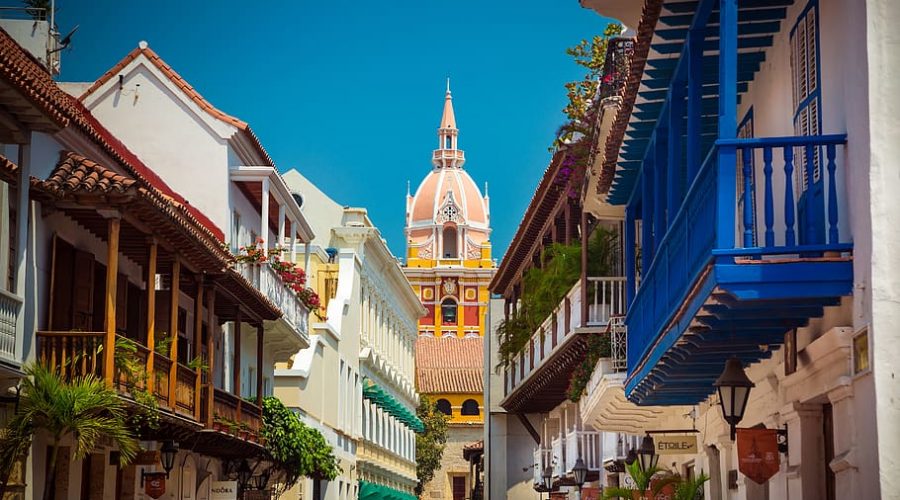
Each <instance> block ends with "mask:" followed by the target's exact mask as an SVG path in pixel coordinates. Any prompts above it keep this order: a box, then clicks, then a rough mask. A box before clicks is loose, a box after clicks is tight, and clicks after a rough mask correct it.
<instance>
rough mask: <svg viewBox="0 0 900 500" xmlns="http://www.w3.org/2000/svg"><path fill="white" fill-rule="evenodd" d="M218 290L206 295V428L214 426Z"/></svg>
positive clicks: (211, 290)
mask: <svg viewBox="0 0 900 500" xmlns="http://www.w3.org/2000/svg"><path fill="white" fill-rule="evenodd" d="M215 311H216V289H215V288H212V287H211V288H210V289H209V293H207V294H206V314H207V318H208V319H207V320H206V328H207V334H206V356H207V361H206V364H207V365H208V366H209V371H207V372H206V426H207V427H212V425H213V409H214V404H213V401H214V398H213V396H214V392H215V387H216V384H215V382H214V380H213V374H214V373H215V366H216V365H215V362H216V356H215V354H216V343H215V341H214V340H215V337H214V336H215V332H217V331H218V330H219V329H218V328H217V326H218V325H216V317H215V314H216V312H215Z"/></svg>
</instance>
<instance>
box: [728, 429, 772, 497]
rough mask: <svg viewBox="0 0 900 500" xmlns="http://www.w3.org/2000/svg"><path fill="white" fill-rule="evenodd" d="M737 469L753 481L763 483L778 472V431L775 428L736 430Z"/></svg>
mask: <svg viewBox="0 0 900 500" xmlns="http://www.w3.org/2000/svg"><path fill="white" fill-rule="evenodd" d="M737 452H738V469H739V470H740V471H741V473H742V474H743V475H745V476H747V477H749V478H750V479H752V480H753V481H754V482H756V483H759V484H765V482H766V481H768V480H769V479H770V478H771V477H772V476H774V475H775V474H777V473H778V469H779V466H780V457H779V455H778V431H777V430H776V429H738V430H737Z"/></svg>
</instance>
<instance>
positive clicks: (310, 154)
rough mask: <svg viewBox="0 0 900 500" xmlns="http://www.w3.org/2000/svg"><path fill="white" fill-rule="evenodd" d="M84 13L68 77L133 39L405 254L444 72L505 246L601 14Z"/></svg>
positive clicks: (242, 8)
mask: <svg viewBox="0 0 900 500" xmlns="http://www.w3.org/2000/svg"><path fill="white" fill-rule="evenodd" d="M57 6H58V18H57V24H58V25H59V27H60V31H61V32H63V33H66V32H68V30H69V29H71V28H72V27H74V26H75V25H80V28H79V30H78V32H77V33H76V34H75V36H74V37H73V43H72V47H71V49H69V50H67V51H66V52H64V53H63V55H62V73H61V75H60V80H62V81H92V80H95V79H96V78H97V77H98V76H100V75H101V74H103V73H104V72H105V71H106V70H107V69H109V67H111V66H112V65H113V64H115V63H116V62H117V61H118V60H119V59H121V58H122V57H123V56H124V55H125V54H127V53H128V51H130V50H131V49H133V48H134V47H135V46H136V45H137V43H138V42H139V41H140V40H147V41H148V42H149V44H150V47H151V48H152V49H153V50H154V51H156V52H157V53H158V54H159V55H160V57H162V58H163V59H164V60H165V61H166V62H168V63H169V64H170V65H171V66H172V67H173V68H174V69H175V70H176V71H178V72H179V73H180V74H181V75H182V76H183V77H185V78H186V79H187V80H188V81H189V82H190V83H191V84H192V85H193V86H194V88H195V89H197V90H198V91H199V92H200V93H201V94H203V96H204V97H206V98H207V99H208V100H209V101H210V102H212V103H213V105H215V106H216V107H218V108H219V109H221V110H223V111H225V112H227V113H229V114H232V115H234V116H237V117H239V118H241V119H243V120H245V121H247V122H249V123H250V126H251V127H252V128H253V130H254V131H255V132H256V134H257V135H258V136H259V137H260V139H261V140H262V143H263V145H264V146H265V148H266V149H267V151H268V152H269V154H270V155H271V156H272V158H274V160H275V163H276V165H278V167H279V168H280V169H281V170H282V171H284V170H287V169H289V168H297V169H299V170H300V171H301V172H302V173H303V174H304V175H305V176H307V177H308V178H310V179H311V180H312V181H313V182H315V183H316V184H317V185H318V186H319V187H320V188H321V189H322V190H323V191H324V192H325V193H327V194H328V195H329V196H331V197H332V198H334V199H335V200H336V201H337V202H339V203H342V204H344V205H353V206H364V207H366V208H368V210H369V215H370V217H371V218H372V220H373V221H374V222H375V224H376V225H378V227H379V228H380V229H381V231H382V234H383V235H384V236H385V238H387V240H388V243H389V244H390V246H391V249H392V250H393V252H394V253H395V254H396V255H398V256H403V255H404V248H405V242H404V238H403V224H404V215H405V202H404V198H405V194H406V183H407V180H409V181H411V183H412V189H413V191H414V190H415V188H416V186H417V185H418V183H419V182H420V181H421V180H422V178H423V177H424V176H425V175H426V173H427V172H428V171H429V169H430V168H431V162H430V159H431V151H432V150H433V149H434V148H435V147H436V145H437V138H436V134H437V127H438V124H439V121H440V114H441V108H442V104H443V97H444V87H445V79H446V77H447V76H450V78H451V82H452V88H453V97H454V107H455V111H456V118H457V124H458V127H459V129H460V139H459V144H460V148H461V149H464V150H465V151H466V158H467V162H466V167H465V168H466V169H468V171H469V173H470V174H471V175H472V177H473V178H474V179H475V181H476V182H477V183H478V185H479V186H480V187H483V185H484V182H488V183H489V185H490V193H489V194H490V197H491V218H492V225H493V229H494V234H493V237H492V240H493V243H494V255H495V257H497V258H498V259H500V258H501V257H502V254H503V252H505V250H506V247H507V246H508V245H509V241H510V239H511V238H512V236H513V234H514V233H515V230H516V227H517V226H518V223H519V221H520V220H521V217H522V214H523V213H524V210H525V208H526V207H527V205H528V202H529V200H530V199H531V196H532V194H533V193H534V190H535V187H536V186H537V182H538V180H539V178H540V175H541V173H542V172H543V170H544V168H545V167H546V165H547V162H548V160H549V153H548V152H547V146H549V145H550V143H551V141H552V139H553V137H554V134H555V131H556V129H557V128H558V127H559V125H560V124H561V123H562V121H563V118H564V117H563V115H562V113H561V112H560V110H561V109H562V107H563V106H564V104H565V100H566V94H565V89H564V88H563V86H562V85H563V83H564V82H566V81H568V80H572V79H576V78H578V77H579V76H580V75H581V73H582V72H581V70H580V68H579V67H577V66H576V65H575V64H574V62H572V60H571V58H570V57H569V56H567V55H566V54H565V48H566V47H569V46H571V45H574V44H576V43H577V42H578V41H579V40H581V39H582V38H588V37H590V36H592V35H594V34H599V33H602V32H603V28H604V27H605V26H606V23H607V20H605V19H603V18H601V17H600V16H598V15H597V14H596V13H594V12H593V11H590V10H586V9H583V8H582V7H581V6H580V5H579V3H578V0H456V1H452V2H438V1H434V0H390V1H386V2H372V1H356V0H350V1H328V0H325V1H319V2H313V1H307V0H304V1H299V2H293V1H291V2H259V1H257V2H249V1H241V2H236V1H231V0H227V1H226V0H222V1H215V2H213V1H193V2H184V1H182V2H175V1H147V2H133V1H122V0H115V1H112V0H91V1H88V2H84V1H81V0H57Z"/></svg>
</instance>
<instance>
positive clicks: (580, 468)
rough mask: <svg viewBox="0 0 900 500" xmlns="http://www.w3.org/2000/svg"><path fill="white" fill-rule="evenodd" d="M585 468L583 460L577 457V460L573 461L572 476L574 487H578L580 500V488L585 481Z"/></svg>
mask: <svg viewBox="0 0 900 500" xmlns="http://www.w3.org/2000/svg"><path fill="white" fill-rule="evenodd" d="M587 472H588V471H587V466H586V465H584V460H582V459H581V457H578V460H575V466H574V467H572V474H573V475H574V476H575V485H576V486H578V497H577V498H578V499H579V500H581V488H582V487H583V486H584V482H585V481H587Z"/></svg>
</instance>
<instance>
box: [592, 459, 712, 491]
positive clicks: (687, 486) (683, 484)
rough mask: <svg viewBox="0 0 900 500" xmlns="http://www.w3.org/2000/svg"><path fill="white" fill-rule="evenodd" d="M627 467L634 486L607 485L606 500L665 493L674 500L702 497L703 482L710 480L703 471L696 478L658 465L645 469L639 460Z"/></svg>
mask: <svg viewBox="0 0 900 500" xmlns="http://www.w3.org/2000/svg"><path fill="white" fill-rule="evenodd" d="M625 468H626V469H627V470H628V475H629V476H631V479H632V480H633V481H634V487H633V488H625V487H621V486H610V487H607V488H606V489H605V490H604V492H603V499H604V500H612V499H616V498H618V499H625V500H652V499H655V498H658V497H661V496H663V495H664V497H665V498H670V499H672V500H694V499H696V498H700V497H701V495H702V493H701V492H702V491H703V484H704V483H706V482H707V481H709V476H707V475H706V474H704V473H702V472H701V473H700V475H699V476H697V477H695V478H683V477H681V476H680V475H678V474H673V473H671V472H668V471H666V470H665V469H661V468H658V467H652V468H650V469H648V470H646V471H645V470H642V469H641V466H640V463H639V462H638V461H637V460H635V461H634V462H633V463H631V464H630V465H629V464H626V465H625Z"/></svg>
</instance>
